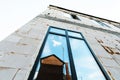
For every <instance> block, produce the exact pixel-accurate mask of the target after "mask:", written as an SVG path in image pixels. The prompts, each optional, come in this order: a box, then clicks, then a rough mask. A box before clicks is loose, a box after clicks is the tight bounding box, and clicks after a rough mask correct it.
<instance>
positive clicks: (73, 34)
mask: <svg viewBox="0 0 120 80" xmlns="http://www.w3.org/2000/svg"><path fill="white" fill-rule="evenodd" d="M68 35H69V36H73V37H78V38H82V36H81V34H80V33H75V32H71V31H68Z"/></svg>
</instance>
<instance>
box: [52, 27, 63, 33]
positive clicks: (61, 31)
mask: <svg viewBox="0 0 120 80" xmlns="http://www.w3.org/2000/svg"><path fill="white" fill-rule="evenodd" d="M50 32H54V33H59V34H65V31H64V30H61V29H57V28H50Z"/></svg>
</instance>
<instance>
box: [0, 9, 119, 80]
mask: <svg viewBox="0 0 120 80" xmlns="http://www.w3.org/2000/svg"><path fill="white" fill-rule="evenodd" d="M46 12H47V11H46ZM46 12H44V13H43V14H42V15H39V16H37V17H36V18H34V19H33V20H31V21H30V22H28V23H27V24H25V25H24V26H23V27H22V28H20V29H18V30H17V31H15V32H14V33H13V34H11V35H10V36H8V37H7V38H6V39H5V40H3V41H1V42H0V79H2V80H27V79H28V76H29V73H30V71H31V69H32V66H33V64H34V62H35V59H36V57H37V55H38V52H39V49H40V46H41V44H42V42H43V40H44V37H45V35H46V32H47V30H48V27H49V26H54V27H59V28H64V29H68V30H73V31H78V32H81V33H82V34H83V36H84V37H85V38H86V40H87V42H88V44H89V45H90V47H91V48H92V50H93V51H94V53H95V55H96V56H97V57H98V59H99V61H100V62H101V64H102V65H103V67H104V68H105V70H106V71H107V72H108V74H109V75H110V76H111V79H113V80H120V77H119V73H120V37H118V36H119V33H118V32H111V31H106V30H103V29H100V28H97V29H96V28H95V26H96V25H94V24H93V23H90V22H89V23H88V24H87V21H86V23H84V24H86V25H87V26H85V25H81V24H78V23H82V22H80V21H77V20H73V19H70V18H66V17H61V18H62V20H63V21H61V20H60V19H59V18H60V17H57V16H60V13H59V12H57V11H54V10H52V11H50V12H52V13H54V14H55V15H54V14H51V13H50V14H48V13H46ZM45 14H46V15H50V16H51V17H48V16H46V15H45ZM53 16H54V17H55V18H52V17H53ZM89 24H93V26H91V25H90V26H88V25H89ZM96 27H98V26H96ZM114 33H115V34H114Z"/></svg>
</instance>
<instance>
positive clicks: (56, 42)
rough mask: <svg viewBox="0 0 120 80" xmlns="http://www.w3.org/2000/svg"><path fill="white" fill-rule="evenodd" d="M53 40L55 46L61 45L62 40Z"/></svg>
mask: <svg viewBox="0 0 120 80" xmlns="http://www.w3.org/2000/svg"><path fill="white" fill-rule="evenodd" d="M52 42H53V46H54V47H56V46H60V45H61V42H58V41H56V40H52Z"/></svg>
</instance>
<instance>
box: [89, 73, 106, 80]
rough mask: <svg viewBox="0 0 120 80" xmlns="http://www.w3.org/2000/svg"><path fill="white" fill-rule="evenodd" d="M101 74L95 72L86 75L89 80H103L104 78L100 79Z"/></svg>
mask: <svg viewBox="0 0 120 80" xmlns="http://www.w3.org/2000/svg"><path fill="white" fill-rule="evenodd" d="M102 76H103V75H102V73H101V72H99V71H96V72H94V73H91V74H89V75H88V78H89V79H97V80H103V79H104V78H103V77H102Z"/></svg>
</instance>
